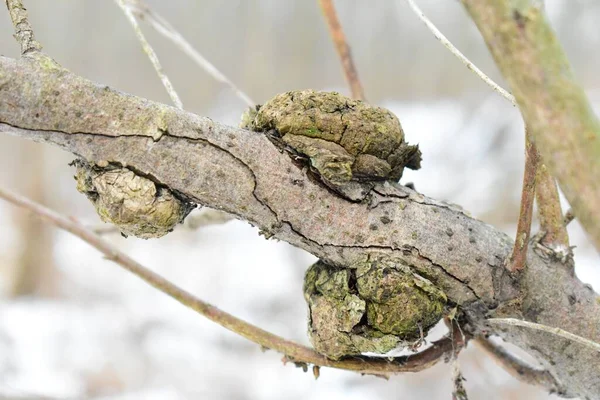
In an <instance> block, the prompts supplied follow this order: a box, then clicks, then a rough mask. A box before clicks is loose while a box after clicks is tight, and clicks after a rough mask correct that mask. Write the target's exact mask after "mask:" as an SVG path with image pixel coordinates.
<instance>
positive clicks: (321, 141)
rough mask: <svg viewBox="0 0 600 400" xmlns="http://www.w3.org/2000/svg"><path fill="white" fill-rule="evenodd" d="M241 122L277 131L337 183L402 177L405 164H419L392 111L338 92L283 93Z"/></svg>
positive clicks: (283, 140)
mask: <svg viewBox="0 0 600 400" xmlns="http://www.w3.org/2000/svg"><path fill="white" fill-rule="evenodd" d="M240 126H241V127H243V128H247V129H251V130H255V131H272V132H275V136H276V137H277V138H278V139H279V140H280V141H281V143H282V144H283V145H285V146H287V147H288V148H291V149H292V150H293V151H295V152H296V153H297V154H300V155H303V156H305V157H306V158H308V159H309V160H310V165H311V167H312V168H313V169H314V170H315V171H316V172H317V173H318V175H319V176H320V177H321V179H322V180H323V181H324V182H325V183H326V184H327V185H329V186H331V187H333V188H337V187H339V186H340V185H343V184H345V183H347V182H349V181H351V180H359V181H361V180H362V181H369V180H385V179H389V180H394V181H398V180H399V179H400V178H401V177H402V173H403V171H404V168H405V167H408V168H412V169H418V168H419V167H420V162H421V153H420V151H419V149H418V146H411V145H408V144H407V143H406V142H405V140H404V131H403V130H402V126H401V125H400V122H399V121H398V118H396V116H395V115H394V114H393V113H391V112H390V111H388V110H386V109H384V108H380V107H375V106H371V105H369V104H367V103H364V102H362V101H360V100H353V99H350V98H348V97H345V96H342V95H341V94H339V93H336V92H317V91H314V90H296V91H291V92H286V93H282V94H279V95H277V96H275V97H274V98H272V99H271V100H269V101H268V102H267V103H265V104H264V105H263V106H261V107H256V108H252V109H250V110H248V111H247V112H246V113H245V114H244V115H242V122H241V124H240Z"/></svg>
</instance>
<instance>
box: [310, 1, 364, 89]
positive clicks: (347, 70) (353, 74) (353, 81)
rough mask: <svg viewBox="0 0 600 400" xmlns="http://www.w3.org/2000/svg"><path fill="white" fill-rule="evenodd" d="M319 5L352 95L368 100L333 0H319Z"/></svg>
mask: <svg viewBox="0 0 600 400" xmlns="http://www.w3.org/2000/svg"><path fill="white" fill-rule="evenodd" d="M319 5H320V6H321V11H322V12H323V17H325V21H326V22H327V27H328V28H329V34H330V35H331V39H332V40H333V43H334V45H335V49H336V50H337V53H338V56H339V57H340V61H341V62H342V68H343V70H344V76H345V77H346V82H348V86H350V92H351V93H352V97H353V98H355V99H357V100H366V99H365V93H364V91H363V87H362V85H361V83H360V79H358V71H357V70H356V66H355V65H354V60H352V54H351V52H350V46H349V45H348V42H347V41H346V35H344V30H343V29H342V25H341V24H340V21H339V20H338V17H337V14H336V12H335V7H334V5H333V0H319Z"/></svg>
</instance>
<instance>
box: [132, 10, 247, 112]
mask: <svg viewBox="0 0 600 400" xmlns="http://www.w3.org/2000/svg"><path fill="white" fill-rule="evenodd" d="M126 1H127V5H128V6H129V7H131V8H132V11H133V12H134V13H136V14H137V15H138V17H139V18H140V19H141V20H143V21H145V22H147V23H148V24H149V25H150V26H152V27H153V28H154V29H155V30H156V31H157V32H158V33H160V34H161V35H163V36H164V37H166V38H167V39H169V40H170V41H171V42H172V43H173V44H174V45H175V46H177V47H178V48H179V49H180V50H181V51H183V52H184V53H185V54H187V55H188V56H189V57H190V58H191V59H192V60H193V61H194V62H195V63H196V64H197V65H198V66H200V68H202V69H203V70H204V71H205V72H206V73H208V74H209V75H210V76H211V77H212V78H213V79H215V80H216V81H218V82H221V83H223V84H224V85H227V86H228V87H229V88H230V89H231V90H233V92H234V93H235V94H236V96H237V97H238V98H239V99H240V100H242V101H243V102H244V103H245V104H246V105H247V106H248V107H254V106H255V105H256V102H254V100H252V99H251V98H250V96H248V95H247V94H246V93H244V92H243V91H242V90H241V89H239V88H238V87H237V86H236V85H235V84H234V83H233V82H232V81H231V80H230V79H229V78H228V77H226V76H225V74H223V73H222V72H221V71H219V69H218V68H217V67H215V66H214V65H213V64H212V63H211V62H210V61H208V60H207V59H206V58H204V56H203V55H202V54H200V52H199V51H198V50H196V49H195V48H194V47H193V46H192V45H191V44H190V43H189V42H188V41H187V40H186V39H185V38H184V37H183V36H182V35H181V34H180V33H179V32H178V31H177V30H176V29H175V28H174V27H173V26H171V24H169V22H168V21H167V20H165V19H164V18H163V17H162V16H160V15H159V14H158V13H156V12H155V11H153V10H152V9H151V8H150V7H148V5H147V4H145V3H144V2H143V1H142V0H126Z"/></svg>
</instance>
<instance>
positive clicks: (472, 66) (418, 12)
mask: <svg viewBox="0 0 600 400" xmlns="http://www.w3.org/2000/svg"><path fill="white" fill-rule="evenodd" d="M406 2H407V3H408V5H409V6H410V8H411V9H412V10H413V11H414V13H415V14H416V15H417V17H419V19H420V20H421V21H423V23H424V24H425V25H426V26H427V28H429V30H430V31H431V33H433V36H435V37H436V39H437V40H439V41H440V42H441V43H442V44H443V45H444V46H445V47H446V48H447V49H448V50H450V52H451V53H452V54H454V55H455V56H456V58H458V59H459V60H460V61H461V62H462V63H463V64H464V65H465V66H466V67H467V68H468V69H470V70H471V71H473V72H474V73H475V74H476V75H477V76H478V77H479V78H481V80H483V81H484V82H485V83H487V84H488V85H489V86H490V87H491V88H492V89H494V90H495V91H496V92H498V93H500V95H502V97H504V98H505V99H507V100H508V101H510V102H511V103H512V104H513V105H514V106H516V105H517V101H516V100H515V97H514V96H513V95H512V94H510V93H508V91H506V89H504V88H502V87H501V86H500V85H498V84H497V83H496V82H494V81H493V80H492V79H491V78H490V77H488V76H487V75H486V74H484V73H483V71H481V70H480V69H479V68H477V66H476V65H475V64H473V63H472V62H471V61H469V59H468V58H467V57H465V56H464V55H463V54H462V53H461V52H460V50H458V49H457V48H456V47H455V46H454V45H453V44H452V43H451V42H450V41H449V40H448V39H447V38H446V36H444V34H442V32H440V30H439V29H438V28H436V27H435V25H434V24H433V22H431V21H430V20H429V18H427V17H426V16H425V14H423V11H421V9H420V8H419V6H417V4H416V3H415V2H414V1H413V0H406Z"/></svg>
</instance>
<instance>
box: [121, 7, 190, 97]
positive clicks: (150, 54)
mask: <svg viewBox="0 0 600 400" xmlns="http://www.w3.org/2000/svg"><path fill="white" fill-rule="evenodd" d="M115 2H116V3H117V5H118V6H119V7H121V10H123V13H124V14H125V16H126V17H127V19H128V20H129V22H130V23H131V26H132V27H133V30H134V32H135V35H136V36H137V38H138V40H139V41H140V43H141V45H142V48H143V49H144V52H145V53H146V55H147V56H148V58H149V59H150V62H151V63H152V66H153V67H154V70H155V71H156V73H157V74H158V76H159V78H160V80H161V81H162V84H163V86H164V87H165V89H166V90H167V93H169V96H170V97H171V100H172V101H173V104H175V107H177V108H180V109H183V103H182V102H181V99H180V98H179V95H178V94H177V92H176V91H175V88H173V85H172V84H171V81H170V80H169V77H168V76H167V75H166V74H165V73H164V71H163V69H162V66H161V65H160V61H158V56H157V55H156V53H155V52H154V49H152V46H150V43H148V41H147V40H146V37H145V36H144V34H143V33H142V30H141V29H140V25H139V24H138V23H137V20H136V19H135V16H134V15H133V12H132V11H131V8H130V6H129V5H128V4H127V2H126V0H115Z"/></svg>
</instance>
